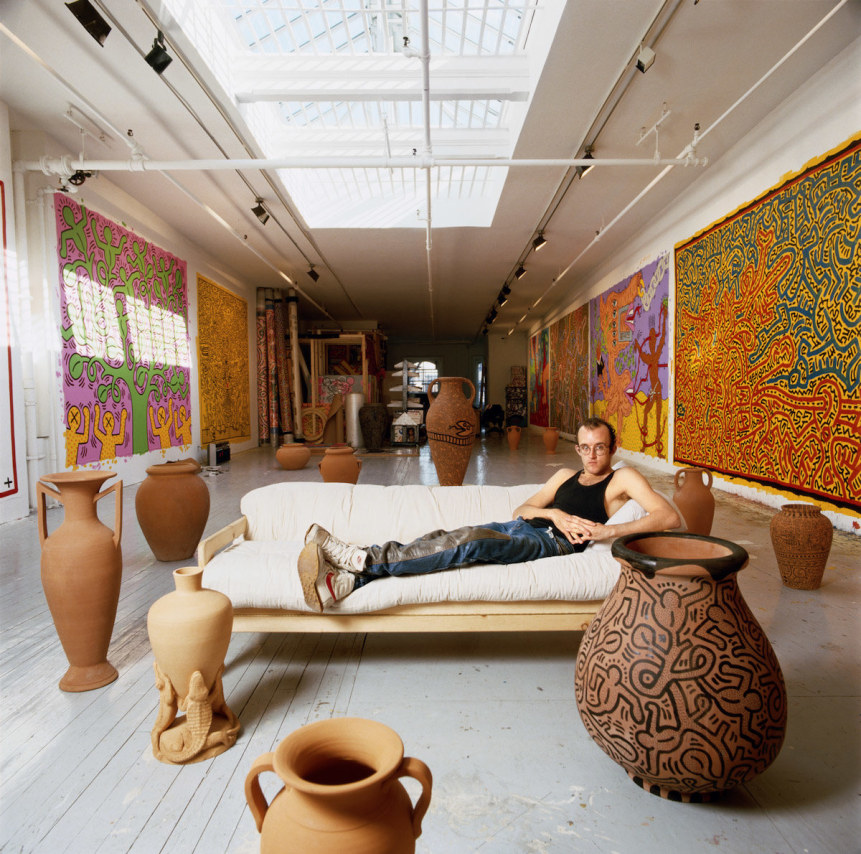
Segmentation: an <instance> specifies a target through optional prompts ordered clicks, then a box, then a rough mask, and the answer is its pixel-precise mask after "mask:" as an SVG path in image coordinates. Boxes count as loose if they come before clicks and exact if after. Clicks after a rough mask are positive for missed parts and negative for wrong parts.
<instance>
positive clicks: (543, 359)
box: [529, 329, 556, 427]
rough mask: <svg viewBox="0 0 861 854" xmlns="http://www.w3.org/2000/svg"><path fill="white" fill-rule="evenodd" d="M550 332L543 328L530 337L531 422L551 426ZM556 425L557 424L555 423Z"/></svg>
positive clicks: (539, 425) (540, 425)
mask: <svg viewBox="0 0 861 854" xmlns="http://www.w3.org/2000/svg"><path fill="white" fill-rule="evenodd" d="M549 392H550V334H549V331H548V330H547V329H542V330H541V331H540V332H538V333H536V334H535V335H533V336H532V338H530V339H529V423H530V424H534V425H536V426H538V427H549V426H550V423H549V421H548V419H549V417H550V401H549ZM553 426H554V427H555V426H556V425H555V424H554V425H553Z"/></svg>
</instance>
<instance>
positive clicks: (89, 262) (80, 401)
mask: <svg viewBox="0 0 861 854" xmlns="http://www.w3.org/2000/svg"><path fill="white" fill-rule="evenodd" d="M54 212H55V215H56V222H57V255H58V262H59V274H60V276H59V278H60V325H61V333H62V339H63V344H62V383H63V393H64V405H63V418H64V426H65V439H66V466H76V465H87V464H90V463H98V462H99V461H102V460H112V459H116V458H117V457H125V456H131V455H133V454H143V453H146V452H147V451H154V450H158V449H160V448H162V449H164V448H170V447H171V446H174V445H180V446H188V445H190V444H191V402H190V396H189V372H190V367H191V354H190V349H189V340H188V297H187V287H186V263H185V261H182V260H180V259H179V258H177V257H175V256H174V255H171V254H170V253H169V252H167V251H165V250H164V249H160V248H159V247H158V246H156V245H155V244H153V243H151V242H149V241H148V240H146V239H144V238H143V237H139V236H138V235H136V234H134V233H133V232H131V231H129V230H128V229H127V228H124V227H123V226H121V225H118V224H117V223H115V222H112V221H111V220H109V219H108V218H107V217H104V216H102V215H101V214H99V213H96V212H95V211H92V210H89V209H88V208H86V207H84V206H82V205H80V204H78V202H76V201H75V200H74V199H71V198H69V197H68V196H66V195H63V194H62V193H56V194H55V195H54Z"/></svg>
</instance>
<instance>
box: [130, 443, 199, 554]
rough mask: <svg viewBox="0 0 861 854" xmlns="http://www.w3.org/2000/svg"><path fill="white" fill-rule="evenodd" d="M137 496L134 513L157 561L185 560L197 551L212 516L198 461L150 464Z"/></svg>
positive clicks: (188, 460)
mask: <svg viewBox="0 0 861 854" xmlns="http://www.w3.org/2000/svg"><path fill="white" fill-rule="evenodd" d="M146 473H147V477H146V479H145V480H144V481H143V483H141V485H140V486H139V487H138V491H137V495H135V512H136V514H137V517H138V524H139V525H140V527H141V531H142V532H143V535H144V537H145V538H146V541H147V543H148V544H149V547H150V548H151V549H152V553H153V554H154V555H155V556H156V559H157V560H161V561H172V560H186V559H187V558H190V557H191V556H192V555H193V554H194V550H195V549H196V548H197V544H198V543H199V542H200V537H201V535H202V534H203V529H204V528H205V527H206V520H207V519H208V518H209V490H208V489H207V488H206V484H205V483H204V482H203V479H202V478H201V477H200V476H199V475H200V464H199V463H198V462H197V460H193V459H187V460H177V461H176V462H167V463H159V464H157V465H154V466H149V467H148V468H147V470H146Z"/></svg>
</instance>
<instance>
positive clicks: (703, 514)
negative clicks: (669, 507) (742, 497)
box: [673, 468, 715, 536]
mask: <svg viewBox="0 0 861 854" xmlns="http://www.w3.org/2000/svg"><path fill="white" fill-rule="evenodd" d="M704 475H705V478H706V479H705V482H704V481H703V476H704ZM673 482H674V484H675V486H676V491H675V492H674V493H673V501H675V503H676V506H677V507H678V508H679V510H680V511H681V514H682V516H684V519H685V525H686V526H687V529H688V533H690V534H703V535H704V536H708V535H709V534H710V533H711V532H712V522H713V521H714V515H715V498H714V496H713V495H712V493H711V485H712V473H711V472H710V471H709V470H708V469H700V468H684V469H679V470H678V471H677V472H676V474H675V477H674V479H673Z"/></svg>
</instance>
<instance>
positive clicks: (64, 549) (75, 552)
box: [36, 471, 123, 692]
mask: <svg viewBox="0 0 861 854" xmlns="http://www.w3.org/2000/svg"><path fill="white" fill-rule="evenodd" d="M111 477H115V473H114V472H111V471H75V472H59V473H57V474H46V475H43V476H42V478H41V479H40V481H39V482H38V483H37V484H36V495H37V510H38V516H39V518H38V528H39V543H40V544H41V547H42V588H43V590H44V591H45V598H46V599H47V601H48V607H49V608H50V610H51V616H52V617H53V619H54V627H55V628H56V630H57V634H58V635H59V637H60V643H61V644H62V645H63V651H64V652H65V653H66V658H67V659H68V660H69V669H68V670H67V671H66V674H65V675H64V676H63V678H62V679H61V680H60V688H61V689H62V690H63V691H73V692H77V691H91V690H93V689H94V688H101V687H102V686H103V685H107V684H109V683H110V682H113V681H114V680H115V679H116V678H117V671H116V668H115V667H114V666H113V665H112V664H111V663H110V662H109V661H108V659H107V655H108V646H109V645H110V642H111V634H112V632H113V629H114V620H115V619H116V615H117V603H118V602H119V598H120V584H121V582H122V573H123V557H122V550H121V548H120V539H121V537H122V519H123V517H122V513H123V482H122V481H118V482H117V483H115V484H113V486H110V487H108V489H106V490H104V491H103V492H99V487H101V485H102V484H103V483H104V482H105V481H106V480H108V478H111ZM42 481H46V482H47V483H51V484H53V485H54V486H55V487H56V489H52V488H51V487H49V486H47V485H46V484H45V483H43V482H42ZM111 493H113V494H114V495H115V500H116V511H115V515H114V530H113V531H111V530H110V528H108V527H106V526H105V525H103V524H102V523H101V522H100V521H99V517H98V514H97V513H96V504H97V502H99V501H101V500H102V498H104V497H105V496H106V495H110V494H111ZM48 495H50V496H51V497H53V498H55V499H56V500H57V501H59V502H60V503H61V504H62V505H63V507H64V508H65V518H64V519H63V522H62V524H61V525H60V526H59V527H58V528H57V529H56V530H55V531H54V532H53V533H52V534H51V535H50V536H49V535H48V524H47V517H46V505H45V498H46V496H48Z"/></svg>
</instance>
